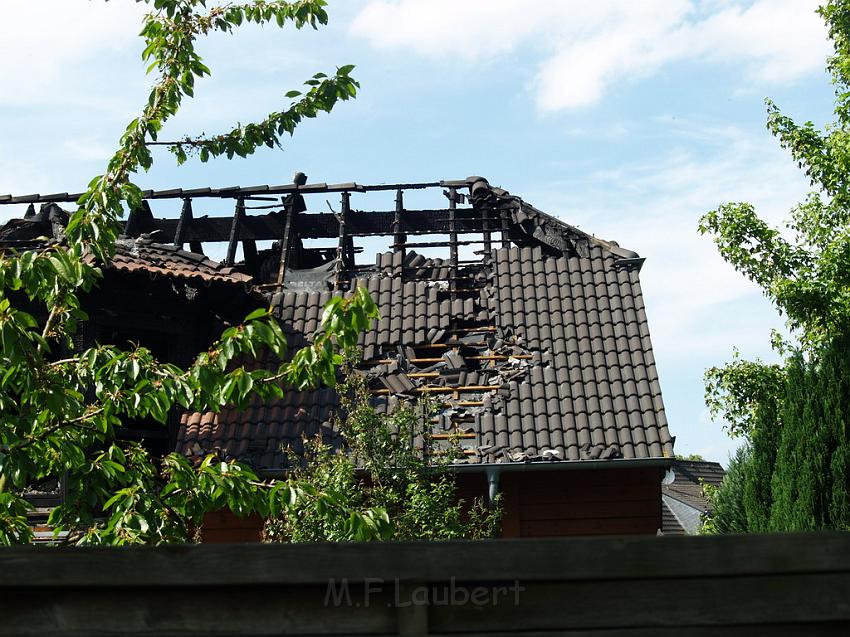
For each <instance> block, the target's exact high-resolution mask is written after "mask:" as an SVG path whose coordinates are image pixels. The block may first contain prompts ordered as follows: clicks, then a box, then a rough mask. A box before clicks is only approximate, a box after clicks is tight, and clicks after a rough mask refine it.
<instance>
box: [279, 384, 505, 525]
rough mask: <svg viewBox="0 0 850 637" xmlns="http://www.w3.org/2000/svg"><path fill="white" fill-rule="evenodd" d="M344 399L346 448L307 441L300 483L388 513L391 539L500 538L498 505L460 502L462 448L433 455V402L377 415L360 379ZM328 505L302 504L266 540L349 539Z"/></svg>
mask: <svg viewBox="0 0 850 637" xmlns="http://www.w3.org/2000/svg"><path fill="white" fill-rule="evenodd" d="M339 392H340V396H341V399H342V401H341V408H342V410H341V414H340V415H339V417H337V419H336V423H335V424H336V427H337V429H338V430H339V432H340V433H341V434H342V436H343V438H344V439H345V441H346V442H347V445H346V447H345V449H341V450H340V449H336V448H334V447H332V446H331V445H330V444H328V441H324V440H322V439H321V438H315V439H312V440H306V441H305V448H306V450H307V453H306V454H305V455H304V456H303V458H302V457H298V456H293V457H291V461H292V462H293V463H294V464H295V465H296V466H297V467H298V468H297V469H296V471H295V473H294V475H295V477H296V478H297V479H298V480H299V481H300V482H301V483H305V484H311V485H313V487H314V489H316V490H317V491H320V492H325V493H334V494H339V495H340V496H341V497H343V498H344V499H345V501H347V502H349V503H352V504H353V506H354V508H355V509H358V510H364V511H381V512H384V513H385V514H386V518H385V519H384V523H385V532H386V537H387V539H393V540H448V539H460V538H466V539H482V538H488V537H494V536H496V534H497V532H498V529H499V521H500V515H501V508H500V506H499V503H498V502H496V503H494V505H493V506H488V505H487V504H486V503H485V502H483V501H482V500H481V499H475V500H474V501H472V502H465V501H463V500H461V499H460V498H459V497H458V490H457V484H456V482H455V478H454V475H453V474H452V473H451V463H452V462H453V461H454V460H456V459H457V458H458V457H459V454H460V449H459V446H458V444H457V441H456V440H449V441H448V444H447V445H446V447H445V448H442V449H438V448H434V445H433V440H432V438H431V427H430V423H429V421H430V419H431V415H432V413H433V412H434V406H433V405H432V404H431V403H430V402H429V401H425V400H423V401H420V402H418V403H408V404H405V405H402V406H401V407H400V408H399V409H396V410H395V411H393V412H392V413H391V414H389V415H385V414H381V413H378V412H377V411H376V410H375V409H374V407H373V406H372V405H371V403H370V400H369V399H370V396H369V392H368V390H367V388H366V384H365V382H364V380H363V378H361V377H360V376H359V375H357V374H356V373H350V374H347V375H346V381H345V382H344V383H343V384H342V385H341V386H340V388H339ZM317 505H318V506H317ZM323 506H324V504H323V503H320V502H316V501H310V500H303V499H302V500H301V501H299V503H298V504H297V505H296V506H295V514H294V515H293V512H292V511H288V512H286V515H283V516H280V517H277V518H274V519H271V520H270V521H269V523H268V525H267V528H266V535H267V538H268V539H269V540H272V541H295V542H311V541H323V540H338V539H341V538H345V537H346V534H347V533H348V529H347V528H346V526H345V525H346V520H343V519H333V518H329V517H328V516H327V515H325V514H324V511H323V509H322V507H323ZM376 522H377V521H376Z"/></svg>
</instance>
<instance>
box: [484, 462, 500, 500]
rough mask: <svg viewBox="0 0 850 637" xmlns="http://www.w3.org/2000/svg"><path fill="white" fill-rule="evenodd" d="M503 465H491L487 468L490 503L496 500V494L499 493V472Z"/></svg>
mask: <svg viewBox="0 0 850 637" xmlns="http://www.w3.org/2000/svg"><path fill="white" fill-rule="evenodd" d="M501 469H502V468H501V467H498V466H493V465H489V466H488V467H487V468H486V469H485V473H486V474H487V495H488V496H489V498H490V504H493V503H494V502H495V501H496V496H497V495H499V474H500V473H501Z"/></svg>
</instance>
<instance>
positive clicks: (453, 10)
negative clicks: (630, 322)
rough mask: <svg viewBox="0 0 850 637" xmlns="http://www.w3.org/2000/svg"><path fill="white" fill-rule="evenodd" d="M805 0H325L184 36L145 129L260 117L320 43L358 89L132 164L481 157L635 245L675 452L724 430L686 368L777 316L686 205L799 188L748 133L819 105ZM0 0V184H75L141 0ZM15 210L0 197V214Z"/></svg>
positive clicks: (306, 67)
mask: <svg viewBox="0 0 850 637" xmlns="http://www.w3.org/2000/svg"><path fill="white" fill-rule="evenodd" d="M208 4H210V5H212V4H217V3H212V2H210V3H208ZM817 4H818V2H817V1H814V2H810V1H808V0H756V1H755V2H752V1H743V0H702V1H698V0H692V1H687V0H643V1H642V2H627V1H626V0H596V1H595V2H592V3H589V2H586V1H584V0H486V1H485V0H452V1H450V0H393V1H390V0H376V1H367V0H345V1H342V0H337V1H335V2H334V1H332V2H331V3H330V7H329V10H330V14H331V24H330V25H329V26H328V27H326V28H324V29H322V30H320V31H319V32H313V31H304V32H296V31H294V30H292V29H287V30H283V31H281V30H278V29H276V28H275V29H272V28H267V29H259V28H254V27H251V28H247V29H244V30H242V31H240V32H238V34H237V35H235V36H217V37H214V38H212V39H210V40H209V41H207V42H204V43H203V44H202V45H201V47H200V48H201V51H202V53H203V55H204V57H205V60H206V62H207V64H208V66H210V67H211V68H212V70H213V77H212V78H210V79H209V80H207V81H205V82H203V83H201V84H199V85H198V87H197V90H196V100H194V101H192V102H189V103H188V104H187V105H186V108H185V109H184V110H183V111H182V112H181V113H180V115H179V116H178V117H177V118H176V119H175V120H174V121H173V122H172V123H170V124H169V125H168V127H167V129H166V131H165V132H164V133H163V136H162V139H170V138H175V137H177V136H179V135H181V134H183V133H186V132H189V133H198V132H201V131H204V132H207V133H211V132H217V131H219V130H223V129H226V128H228V127H229V126H230V125H232V124H233V123H235V122H236V121H241V122H248V121H251V120H253V119H257V118H260V117H262V116H263V115H264V114H265V113H267V112H268V111H270V110H274V109H276V108H279V107H281V106H283V105H285V104H286V103H287V101H286V100H285V99H284V98H283V94H284V93H285V92H286V91H287V90H290V89H292V88H298V87H299V84H300V83H301V82H302V81H303V80H305V79H307V78H308V77H309V76H310V75H312V74H313V73H315V72H317V71H332V70H333V69H334V68H335V67H336V66H340V65H343V64H349V63H350V64H356V65H357V69H356V71H355V73H354V75H355V76H356V77H357V79H358V80H359V81H360V82H361V84H362V89H361V93H360V95H359V96H358V98H357V100H355V101H354V102H350V103H344V104H342V105H340V106H339V107H338V110H337V111H335V112H334V113H333V114H332V115H330V116H323V117H321V118H319V119H317V120H314V121H310V122H307V123H306V124H305V125H304V126H303V127H302V128H300V129H299V130H298V131H297V132H296V134H295V137H294V138H293V139H291V140H287V141H286V142H285V151H283V152H281V151H279V150H275V151H271V150H264V151H262V152H259V153H257V154H256V155H255V156H253V157H251V158H249V159H247V160H241V161H237V162H228V161H225V160H221V161H217V162H213V163H210V164H205V165H204V164H197V163H190V164H188V165H185V166H182V167H177V166H176V165H175V164H174V162H173V161H172V160H171V158H170V156H169V155H167V154H166V153H165V152H162V153H161V154H158V155H157V163H156V164H155V166H154V168H153V169H152V170H151V172H150V173H148V174H144V175H141V176H139V177H138V179H137V182H138V183H139V184H140V185H142V186H143V187H149V188H165V187H178V186H181V187H192V186H210V185H211V186H229V185H237V184H239V185H252V184H268V183H285V182H287V181H289V179H290V177H291V175H292V173H293V172H294V171H296V170H303V171H304V172H306V173H307V174H308V175H309V176H310V180H311V181H324V182H328V183H332V182H342V181H357V182H360V183H380V182H399V181H408V180H414V181H428V180H436V179H458V178H463V177H466V176H467V175H472V174H480V175H484V176H486V177H487V178H488V179H489V180H490V182H491V183H494V184H499V185H501V186H502V187H504V188H506V189H508V190H510V191H511V192H512V193H515V194H517V195H520V196H522V197H523V198H524V199H525V200H526V201H529V202H530V203H532V204H534V205H535V206H537V207H538V208H540V209H542V210H545V211H546V212H549V213H551V214H554V215H556V216H559V217H560V218H562V219H564V220H565V221H567V222H569V223H571V224H574V225H578V226H579V227H581V228H582V229H584V230H586V231H588V232H591V233H594V234H596V235H598V236H600V237H603V238H605V239H613V240H616V241H617V242H619V243H620V245H622V246H624V247H628V248H630V249H632V250H635V251H637V252H638V253H640V254H641V256H644V257H646V258H647V261H646V264H645V266H644V268H643V271H642V283H643V290H644V295H645V299H646V304H647V312H648V315H649V321H650V329H651V331H652V337H653V343H654V346H655V352H656V359H657V362H658V368H659V374H660V376H661V383H662V388H663V392H664V399H665V404H666V407H667V412H668V418H669V420H670V427H671V430H672V432H673V434H674V435H676V436H677V442H676V450H677V452H678V453H684V454H688V453H701V454H702V455H704V456H706V457H709V458H711V459H717V460H720V461H725V459H726V457H727V455H728V452H729V451H730V450H731V449H733V448H734V446H735V445H736V444H737V443H736V441H731V440H729V439H728V438H727V437H726V435H725V434H724V433H723V432H722V430H721V426H720V423H712V422H711V421H710V418H709V416H708V414H707V412H706V410H705V406H704V403H703V385H702V375H703V371H704V369H705V368H706V367H708V366H711V365H716V364H720V363H722V362H723V361H725V360H727V359H728V358H729V357H730V355H731V352H732V348H733V347H738V348H739V349H740V350H741V352H742V353H743V354H744V355H746V356H762V357H768V358H769V357H770V356H771V353H770V348H769V331H770V329H771V328H772V327H779V326H781V324H782V320H781V318H780V317H778V316H777V315H776V314H775V313H774V312H773V311H772V309H771V307H770V305H769V304H768V303H767V302H766V301H765V300H764V299H763V298H762V297H761V296H760V293H759V291H758V290H757V289H756V288H755V287H754V286H752V285H751V284H749V283H747V282H746V281H745V280H744V279H743V278H742V277H740V276H739V275H738V274H736V273H735V272H734V271H733V270H732V269H731V268H730V267H729V266H727V265H726V264H725V263H724V262H723V261H722V260H721V259H720V258H719V257H718V256H717V255H716V251H715V250H714V247H713V245H712V243H711V241H710V240H709V239H708V238H705V237H700V236H699V235H698V234H697V232H696V227H697V222H698V219H699V217H700V216H701V215H702V214H703V213H705V212H706V211H708V210H711V209H713V208H715V207H717V205H718V204H720V203H722V202H724V201H750V202H752V203H753V204H755V205H756V207H757V209H758V210H759V212H760V213H761V214H762V215H763V216H765V217H767V218H768V219H770V220H771V221H773V222H774V223H777V224H779V223H780V222H781V220H782V219H783V218H784V217H785V216H786V215H787V212H788V210H789V209H790V208H791V207H792V206H793V205H794V204H795V203H796V202H797V201H799V200H800V199H801V198H802V196H803V195H804V194H805V193H806V191H807V190H808V184H807V183H806V182H805V180H804V179H803V177H802V176H801V174H800V172H799V171H798V170H797V168H796V165H795V164H794V163H793V162H792V161H791V160H790V158H789V157H788V156H787V154H786V153H785V152H784V151H782V150H781V149H780V148H779V146H778V144H777V143H776V140H774V139H773V138H772V137H771V136H770V135H769V133H768V132H767V131H766V130H765V128H764V121H765V112H764V103H763V100H764V98H765V97H767V96H770V97H771V98H773V99H774V100H775V101H776V102H777V103H778V104H779V105H780V107H781V108H782V109H783V110H784V111H785V112H787V113H788V114H790V115H792V116H793V117H795V118H797V119H799V120H808V119H810V120H813V121H814V122H815V123H817V124H819V125H822V124H824V123H826V122H827V121H829V117H830V113H831V107H832V92H831V86H830V84H829V78H828V76H827V75H826V74H825V72H824V70H823V69H824V61H825V57H826V55H827V54H828V52H829V43H828V41H827V40H826V32H825V28H824V27H823V25H822V23H821V22H820V20H819V18H817V16H815V15H814V10H815V8H816V7H817ZM3 8H4V19H3V21H2V22H0V78H2V80H3V86H4V90H3V91H2V93H0V193H16V194H26V193H31V192H42V193H47V192H61V191H73V190H78V189H82V188H83V186H84V184H85V183H87V182H88V180H89V179H90V178H91V177H92V176H93V175H95V174H98V173H100V172H102V170H103V166H104V162H105V160H106V158H107V157H108V156H109V154H110V151H111V149H112V148H113V147H114V145H115V142H116V140H117V138H118V137H119V135H120V133H121V131H122V130H123V128H124V126H126V123H127V122H128V121H129V120H131V119H132V118H133V117H135V115H136V113H137V112H138V110H139V108H140V107H141V105H142V104H143V102H144V100H145V99H146V96H147V87H148V84H149V82H150V79H151V78H149V77H146V76H145V75H144V66H143V64H142V63H141V61H140V57H139V53H140V51H141V48H142V46H141V40H139V39H138V38H136V37H135V35H136V34H137V33H138V30H139V23H140V18H141V15H142V12H143V7H139V6H137V5H136V4H135V3H134V2H131V1H130V0H112V1H111V2H109V3H103V2H97V1H92V2H90V1H88V0H37V1H36V0H3ZM317 203H321V204H323V203H324V202H323V201H322V202H317ZM353 203H354V205H355V206H358V205H364V206H365V205H367V202H365V201H358V200H355V201H354V202H353ZM387 203H389V202H387ZM432 203H434V205H435V206H436V205H439V203H436V202H432ZM219 211H220V210H217V209H214V208H210V209H209V210H208V212H219ZM22 212H23V211H22V210H16V209H12V208H0V220H5V219H6V218H8V217H9V216H10V215H19V214H21V213H22ZM156 212H157V213H158V214H163V215H167V214H174V215H176V214H177V211H176V210H168V209H166V208H163V207H162V206H160V207H159V208H156Z"/></svg>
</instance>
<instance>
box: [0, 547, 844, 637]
mask: <svg viewBox="0 0 850 637" xmlns="http://www.w3.org/2000/svg"><path fill="white" fill-rule="evenodd" d="M426 602H427V603H426ZM848 629H850V534H841V533H825V534H800V535H772V536H725V537H685V538H680V537H676V538H670V537H667V538H654V537H649V538H646V537H624V538H610V537H609V538H576V539H543V540H499V541H487V542H446V543H387V544H348V545H342V544H318V545H206V546H205V545H201V546H171V547H159V548H129V549H128V548H119V549H112V548H93V549H50V548H31V547H20V548H17V547H16V548H8V549H2V550H0V635H11V634H31V635H35V634H51V635H110V634H125V635H126V634H130V635H132V634H146V635H230V634H244V635H274V634H276V635H280V634H292V635H391V634H409V635H424V634H429V635H458V636H459V635H467V636H469V635H520V634H522V635H556V634H563V635H594V636H595V637H600V636H613V635H629V636H631V637H641V636H643V635H673V634H676V635H687V636H691V637H697V636H702V635H721V634H722V635H732V636H735V635H747V634H753V633H759V634H772V635H815V634H844V633H847V632H848Z"/></svg>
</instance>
